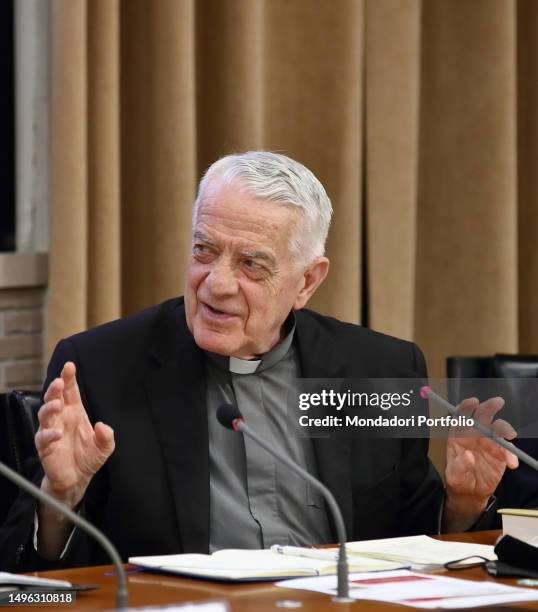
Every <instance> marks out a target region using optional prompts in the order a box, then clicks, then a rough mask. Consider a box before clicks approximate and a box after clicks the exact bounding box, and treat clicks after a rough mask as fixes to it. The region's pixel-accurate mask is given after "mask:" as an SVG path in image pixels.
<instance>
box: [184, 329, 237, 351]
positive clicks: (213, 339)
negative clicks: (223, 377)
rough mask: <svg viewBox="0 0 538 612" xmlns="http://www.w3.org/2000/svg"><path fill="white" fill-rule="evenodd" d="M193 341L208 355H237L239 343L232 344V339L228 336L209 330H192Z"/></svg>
mask: <svg viewBox="0 0 538 612" xmlns="http://www.w3.org/2000/svg"><path fill="white" fill-rule="evenodd" d="M193 335H194V341H195V342H196V344H197V345H198V347H199V348H201V349H202V350H204V351H209V352H210V353H216V354H217V355H224V356H225V357H229V356H230V355H235V354H237V351H238V350H239V343H238V342H234V341H233V338H230V336H229V335H227V334H223V333H219V332H214V331H209V330H205V329H204V330H202V331H198V330H196V329H195V330H194V334H193Z"/></svg>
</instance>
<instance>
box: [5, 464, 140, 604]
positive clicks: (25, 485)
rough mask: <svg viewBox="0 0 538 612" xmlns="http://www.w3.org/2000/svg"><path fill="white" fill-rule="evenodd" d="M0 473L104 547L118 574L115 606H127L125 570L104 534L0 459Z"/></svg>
mask: <svg viewBox="0 0 538 612" xmlns="http://www.w3.org/2000/svg"><path fill="white" fill-rule="evenodd" d="M0 475H2V476H4V477H5V478H7V479H8V480H10V481H11V482H13V483H14V484H16V485H17V486H18V487H20V488H21V489H22V490H23V491H26V493H28V494H29V495H31V496H32V497H35V498H37V499H38V500H39V501H41V502H43V503H44V504H46V505H47V506H51V507H52V508H54V509H55V510H57V511H58V512H59V513H60V514H63V515H64V516H65V517H67V518H68V519H69V520H70V521H71V522H72V523H73V524H74V525H76V526H77V527H80V529H82V530H83V531H85V532H86V533H88V534H89V535H90V536H92V537H93V538H95V539H96V540H97V541H98V542H99V544H101V546H102V547H103V548H104V549H105V551H106V552H107V553H108V555H109V556H110V558H111V560H112V563H113V564H114V566H115V568H116V572H117V575H118V588H117V591H116V608H118V609H120V610H121V609H124V608H127V607H128V594H127V579H126V576H125V570H124V568H123V563H122V561H121V558H120V556H119V554H118V551H117V550H116V548H115V547H114V545H113V544H112V542H111V541H110V540H109V539H108V538H107V537H106V536H105V534H104V533H102V532H101V531H99V529H97V527H94V526H93V525H92V524H91V523H90V522H89V521H87V520H86V519H85V518H82V517H81V516H79V515H78V514H76V513H75V512H73V511H72V510H71V509H70V508H68V507H67V506H66V505H65V504H62V502H60V501H58V500H57V499H55V498H54V497H52V495H49V494H48V493H45V492H44V491H42V490H41V489H40V488H39V487H36V486H35V484H33V483H32V482H29V481H28V480H26V478H23V477H22V476H21V475H20V474H18V473H17V472H15V471H14V470H12V469H11V468H10V467H8V466H7V465H5V464H4V463H2V462H1V461H0Z"/></svg>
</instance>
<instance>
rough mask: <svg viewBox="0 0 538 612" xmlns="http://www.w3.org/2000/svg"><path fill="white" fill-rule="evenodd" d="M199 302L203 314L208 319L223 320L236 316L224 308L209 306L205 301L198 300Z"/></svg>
mask: <svg viewBox="0 0 538 612" xmlns="http://www.w3.org/2000/svg"><path fill="white" fill-rule="evenodd" d="M200 304H201V306H202V311H203V313H204V315H205V316H207V317H208V318H210V319H213V320H220V321H225V320H227V319H231V318H233V317H235V316H236V315H235V314H233V313H230V312H226V311H224V310H219V309H218V308H214V307H213V306H210V305H209V304H207V303H206V302H200Z"/></svg>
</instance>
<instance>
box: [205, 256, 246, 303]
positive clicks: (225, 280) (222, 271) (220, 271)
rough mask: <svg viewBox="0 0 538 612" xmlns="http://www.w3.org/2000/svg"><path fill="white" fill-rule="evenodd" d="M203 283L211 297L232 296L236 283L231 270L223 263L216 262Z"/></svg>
mask: <svg viewBox="0 0 538 612" xmlns="http://www.w3.org/2000/svg"><path fill="white" fill-rule="evenodd" d="M205 282H206V283H207V284H208V285H209V289H210V291H211V293H213V295H219V296H220V295H234V294H235V293H237V288H238V283H237V278H236V277H235V274H234V271H233V268H232V267H231V266H230V264H229V263H227V262H225V261H217V262H215V263H214V265H213V267H212V268H211V272H210V273H209V274H208V275H207V277H206V279H205Z"/></svg>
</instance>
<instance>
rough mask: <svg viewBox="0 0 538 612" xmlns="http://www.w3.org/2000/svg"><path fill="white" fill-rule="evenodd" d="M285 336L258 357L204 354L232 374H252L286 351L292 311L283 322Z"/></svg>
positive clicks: (276, 361) (281, 356) (290, 339)
mask: <svg viewBox="0 0 538 612" xmlns="http://www.w3.org/2000/svg"><path fill="white" fill-rule="evenodd" d="M284 330H285V331H286V336H285V337H284V338H283V339H282V340H281V341H280V342H279V343H278V344H277V345H276V346H274V347H273V348H272V349H271V350H270V351H267V353H264V354H263V355H261V356H260V358H259V359H241V358H239V357H232V356H230V357H224V356H223V355H217V354H216V353H210V352H209V351H205V353H206V355H207V356H208V357H209V358H210V359H211V360H212V361H213V362H215V363H217V364H218V365H219V366H220V367H221V368H223V369H226V370H228V371H229V372H231V373H232V374H254V373H255V372H262V371H263V370H266V369H267V368H270V367H271V366H273V365H275V363H278V362H279V361H280V360H281V359H282V358H283V357H284V356H285V355H286V353H287V352H288V350H289V348H290V346H291V343H292V342H293V334H294V332H295V314H294V312H293V311H292V312H291V313H290V314H289V316H288V318H287V319H286V321H285V322H284Z"/></svg>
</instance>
